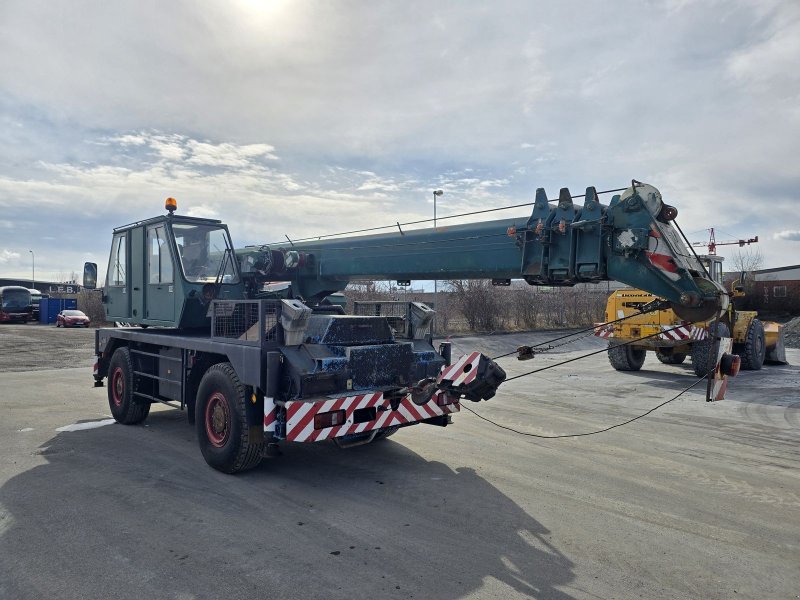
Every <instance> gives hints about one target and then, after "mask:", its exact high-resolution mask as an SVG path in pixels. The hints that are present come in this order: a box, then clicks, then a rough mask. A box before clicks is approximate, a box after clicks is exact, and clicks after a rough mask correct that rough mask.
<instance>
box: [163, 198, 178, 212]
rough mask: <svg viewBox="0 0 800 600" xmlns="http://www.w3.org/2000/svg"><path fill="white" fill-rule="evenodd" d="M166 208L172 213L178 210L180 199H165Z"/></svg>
mask: <svg viewBox="0 0 800 600" xmlns="http://www.w3.org/2000/svg"><path fill="white" fill-rule="evenodd" d="M164 208H166V209H167V210H168V211H169V214H172V213H174V212H175V211H176V210H178V201H177V200H175V198H172V197H170V198H167V199H166V200H165V201H164Z"/></svg>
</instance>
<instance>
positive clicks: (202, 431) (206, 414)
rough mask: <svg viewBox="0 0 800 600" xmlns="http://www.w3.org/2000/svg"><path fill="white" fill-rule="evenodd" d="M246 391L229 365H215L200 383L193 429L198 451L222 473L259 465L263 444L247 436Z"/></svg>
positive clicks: (244, 469) (210, 464)
mask: <svg viewBox="0 0 800 600" xmlns="http://www.w3.org/2000/svg"><path fill="white" fill-rule="evenodd" d="M245 402H246V398H245V389H244V385H242V382H241V381H240V380H239V376H238V375H237V374H236V371H235V370H234V369H233V367H232V366H231V364H230V363H227V362H224V363H217V364H215V365H212V366H211V367H210V368H209V369H208V371H206V372H205V374H204V375H203V378H202V379H201V380H200V387H199V388H198V390H197V400H196V401H195V403H196V405H195V427H196V429H197V439H198V442H199V444H200V452H202V454H203V458H204V459H205V460H206V462H207V463H208V465H209V466H211V467H213V468H215V469H217V470H218V471H222V472H223V473H238V472H240V471H246V470H247V469H252V468H253V467H255V466H257V465H258V464H259V463H260V462H261V457H262V455H263V450H264V443H263V442H258V443H253V442H251V441H250V439H249V436H248V428H247V409H246V406H245Z"/></svg>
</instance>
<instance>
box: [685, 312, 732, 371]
mask: <svg viewBox="0 0 800 600" xmlns="http://www.w3.org/2000/svg"><path fill="white" fill-rule="evenodd" d="M711 328H712V326H709V328H708V337H707V338H706V339H704V340H700V341H699V342H695V343H694V344H692V369H693V370H694V374H695V375H697V376H698V377H705V376H706V375H708V373H709V371H712V370H713V369H714V367H715V366H716V357H715V356H711V350H712V349H713V348H714V333H713V331H712V329H711ZM717 335H718V336H719V337H730V335H731V332H730V330H729V329H728V326H727V325H725V323H719V324H718V325H717Z"/></svg>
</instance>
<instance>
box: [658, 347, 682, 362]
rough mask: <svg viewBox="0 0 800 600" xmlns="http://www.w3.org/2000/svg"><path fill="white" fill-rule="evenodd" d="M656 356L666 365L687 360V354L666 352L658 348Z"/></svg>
mask: <svg viewBox="0 0 800 600" xmlns="http://www.w3.org/2000/svg"><path fill="white" fill-rule="evenodd" d="M656 358H657V359H658V360H660V361H661V362H662V363H664V364H665V365H682V364H683V361H685V360H686V355H685V354H683V353H681V352H670V353H664V352H661V350H656Z"/></svg>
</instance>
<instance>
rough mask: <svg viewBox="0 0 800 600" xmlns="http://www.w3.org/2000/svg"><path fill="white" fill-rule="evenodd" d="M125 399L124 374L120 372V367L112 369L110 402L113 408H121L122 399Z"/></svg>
mask: <svg viewBox="0 0 800 600" xmlns="http://www.w3.org/2000/svg"><path fill="white" fill-rule="evenodd" d="M124 397H125V374H124V373H123V372H122V367H117V368H116V369H114V375H113V376H112V377H111V400H112V401H113V402H114V406H122V399H123V398H124Z"/></svg>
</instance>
